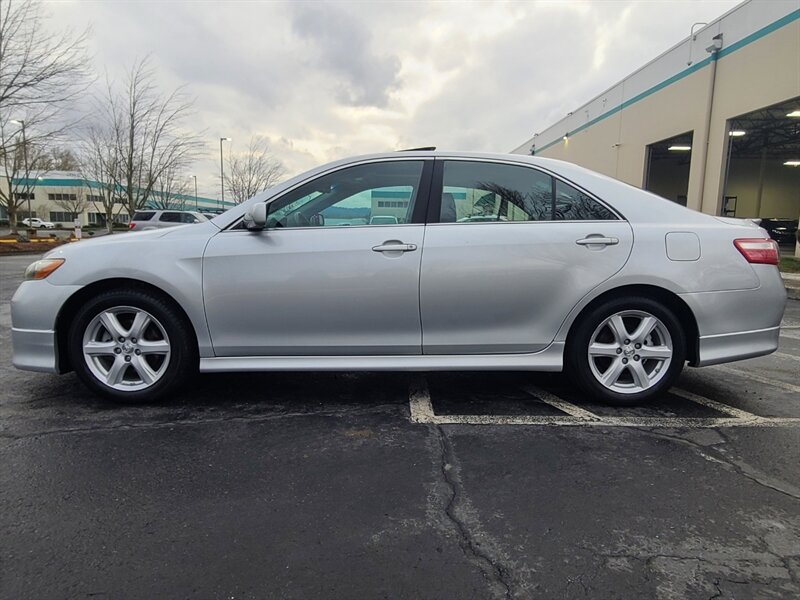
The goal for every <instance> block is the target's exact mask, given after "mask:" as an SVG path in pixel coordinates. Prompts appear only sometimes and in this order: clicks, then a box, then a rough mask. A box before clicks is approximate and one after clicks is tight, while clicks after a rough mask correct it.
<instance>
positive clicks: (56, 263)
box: [25, 258, 64, 279]
mask: <svg viewBox="0 0 800 600" xmlns="http://www.w3.org/2000/svg"><path fill="white" fill-rule="evenodd" d="M63 264H64V259H63V258H43V259H41V260H37V261H36V262H35V263H32V264H31V265H30V266H29V267H28V268H27V269H25V279H44V278H45V277H47V276H48V275H50V274H51V273H52V272H53V271H55V270H56V269H57V268H58V267H60V266H61V265H63Z"/></svg>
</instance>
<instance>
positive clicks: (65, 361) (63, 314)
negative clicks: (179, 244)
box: [55, 277, 198, 373]
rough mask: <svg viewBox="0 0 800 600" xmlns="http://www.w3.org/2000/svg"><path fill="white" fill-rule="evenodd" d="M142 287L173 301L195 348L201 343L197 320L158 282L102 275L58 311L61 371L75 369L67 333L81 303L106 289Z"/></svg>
mask: <svg viewBox="0 0 800 600" xmlns="http://www.w3.org/2000/svg"><path fill="white" fill-rule="evenodd" d="M131 289H133V290H138V291H144V292H148V293H150V294H153V295H154V296H157V297H158V298H160V299H161V300H163V301H165V302H167V303H169V304H170V305H171V306H172V308H174V309H175V310H176V311H177V312H178V314H179V315H180V316H181V318H183V319H184V322H185V325H186V326H187V327H188V328H189V331H191V332H192V333H193V334H194V335H193V336H192V340H191V343H192V344H193V345H194V348H195V351H196V350H197V347H198V338H197V331H196V330H195V327H194V324H193V323H192V320H191V319H190V318H189V315H188V314H186V311H185V310H184V309H183V307H182V306H181V305H180V303H179V302H177V301H176V300H175V298H173V297H172V296H171V295H170V294H168V293H167V292H165V291H164V290H163V289H161V288H159V287H158V286H155V285H153V284H151V283H147V282H145V281H140V280H138V279H129V278H126V277H114V278H109V279H101V280H99V281H94V282H92V283H90V284H88V285H86V286H84V287H82V288H81V289H79V290H78V291H77V292H75V293H74V294H72V296H70V297H69V298H68V299H67V301H66V302H64V305H63V306H62V307H61V310H59V311H58V316H57V317H56V324H55V333H56V368H57V369H58V372H59V373H67V372H69V371H71V370H72V365H71V364H70V360H69V352H68V351H67V344H68V340H67V336H68V332H69V326H70V324H71V323H72V319H73V318H74V317H75V315H76V314H77V312H78V309H79V308H80V307H81V305H82V304H83V303H84V302H86V301H87V300H89V298H91V297H93V296H96V295H97V294H101V293H103V292H109V291H113V290H131Z"/></svg>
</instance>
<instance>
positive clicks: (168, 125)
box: [100, 59, 203, 216]
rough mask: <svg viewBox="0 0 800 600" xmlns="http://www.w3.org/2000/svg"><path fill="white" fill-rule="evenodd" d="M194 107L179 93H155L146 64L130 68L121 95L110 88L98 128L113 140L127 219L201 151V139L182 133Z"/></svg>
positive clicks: (180, 90) (115, 176)
mask: <svg viewBox="0 0 800 600" xmlns="http://www.w3.org/2000/svg"><path fill="white" fill-rule="evenodd" d="M192 107H193V100H192V99H191V98H189V97H188V96H187V95H186V93H185V91H184V89H183V88H177V89H175V90H173V91H172V92H170V93H168V94H166V95H162V94H161V93H160V92H159V90H158V89H157V87H156V83H155V75H154V72H153V70H152V69H151V68H150V66H149V62H148V60H147V59H144V60H142V61H139V62H137V63H136V64H134V65H133V67H132V68H131V70H130V71H129V72H128V75H127V77H126V79H125V81H124V85H123V86H122V89H119V90H116V89H115V86H114V85H113V84H112V83H111V82H108V84H107V90H106V97H105V99H104V106H101V107H100V109H101V111H100V112H101V114H102V115H103V121H104V122H103V123H102V124H101V125H100V128H101V129H105V130H107V131H109V132H110V134H111V136H112V139H113V147H114V151H115V155H116V156H115V169H114V171H113V172H112V176H113V182H114V183H115V184H116V186H117V187H118V189H119V191H120V199H121V201H122V204H123V206H124V207H125V210H127V211H128V214H130V215H131V216H133V214H134V213H135V212H136V211H137V210H140V209H141V208H143V207H144V206H145V205H146V204H147V203H148V201H152V200H153V199H154V197H155V195H154V192H155V191H156V188H157V186H158V185H159V181H163V180H164V178H166V177H168V176H169V173H178V172H180V171H181V170H183V169H185V168H186V167H187V166H188V165H189V164H190V163H191V162H192V161H193V160H194V159H195V158H196V157H197V155H198V154H199V152H200V151H201V149H202V147H203V144H202V142H201V141H200V138H199V137H198V136H197V135H196V134H194V133H191V132H188V131H187V130H186V129H184V125H185V123H186V121H187V120H188V118H189V116H190V115H191V111H192Z"/></svg>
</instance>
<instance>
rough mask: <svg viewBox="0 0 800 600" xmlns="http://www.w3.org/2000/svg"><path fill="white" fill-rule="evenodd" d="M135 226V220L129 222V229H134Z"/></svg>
mask: <svg viewBox="0 0 800 600" xmlns="http://www.w3.org/2000/svg"><path fill="white" fill-rule="evenodd" d="M134 227H136V223H134V222H133V221H131V222H130V223H129V224H128V229H133V228H134Z"/></svg>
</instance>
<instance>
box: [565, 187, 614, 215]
mask: <svg viewBox="0 0 800 600" xmlns="http://www.w3.org/2000/svg"><path fill="white" fill-rule="evenodd" d="M553 218H554V219H555V220H556V221H613V220H614V219H615V218H616V217H614V214H613V213H612V212H611V211H610V210H608V209H607V208H606V207H605V206H603V205H602V204H600V203H599V202H597V201H596V200H594V199H592V198H590V197H589V196H587V195H586V194H584V193H583V192H581V191H580V190H577V189H575V188H574V187H572V186H571V185H569V184H566V183H564V182H563V181H558V180H556V212H555V215H554V217H553Z"/></svg>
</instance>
